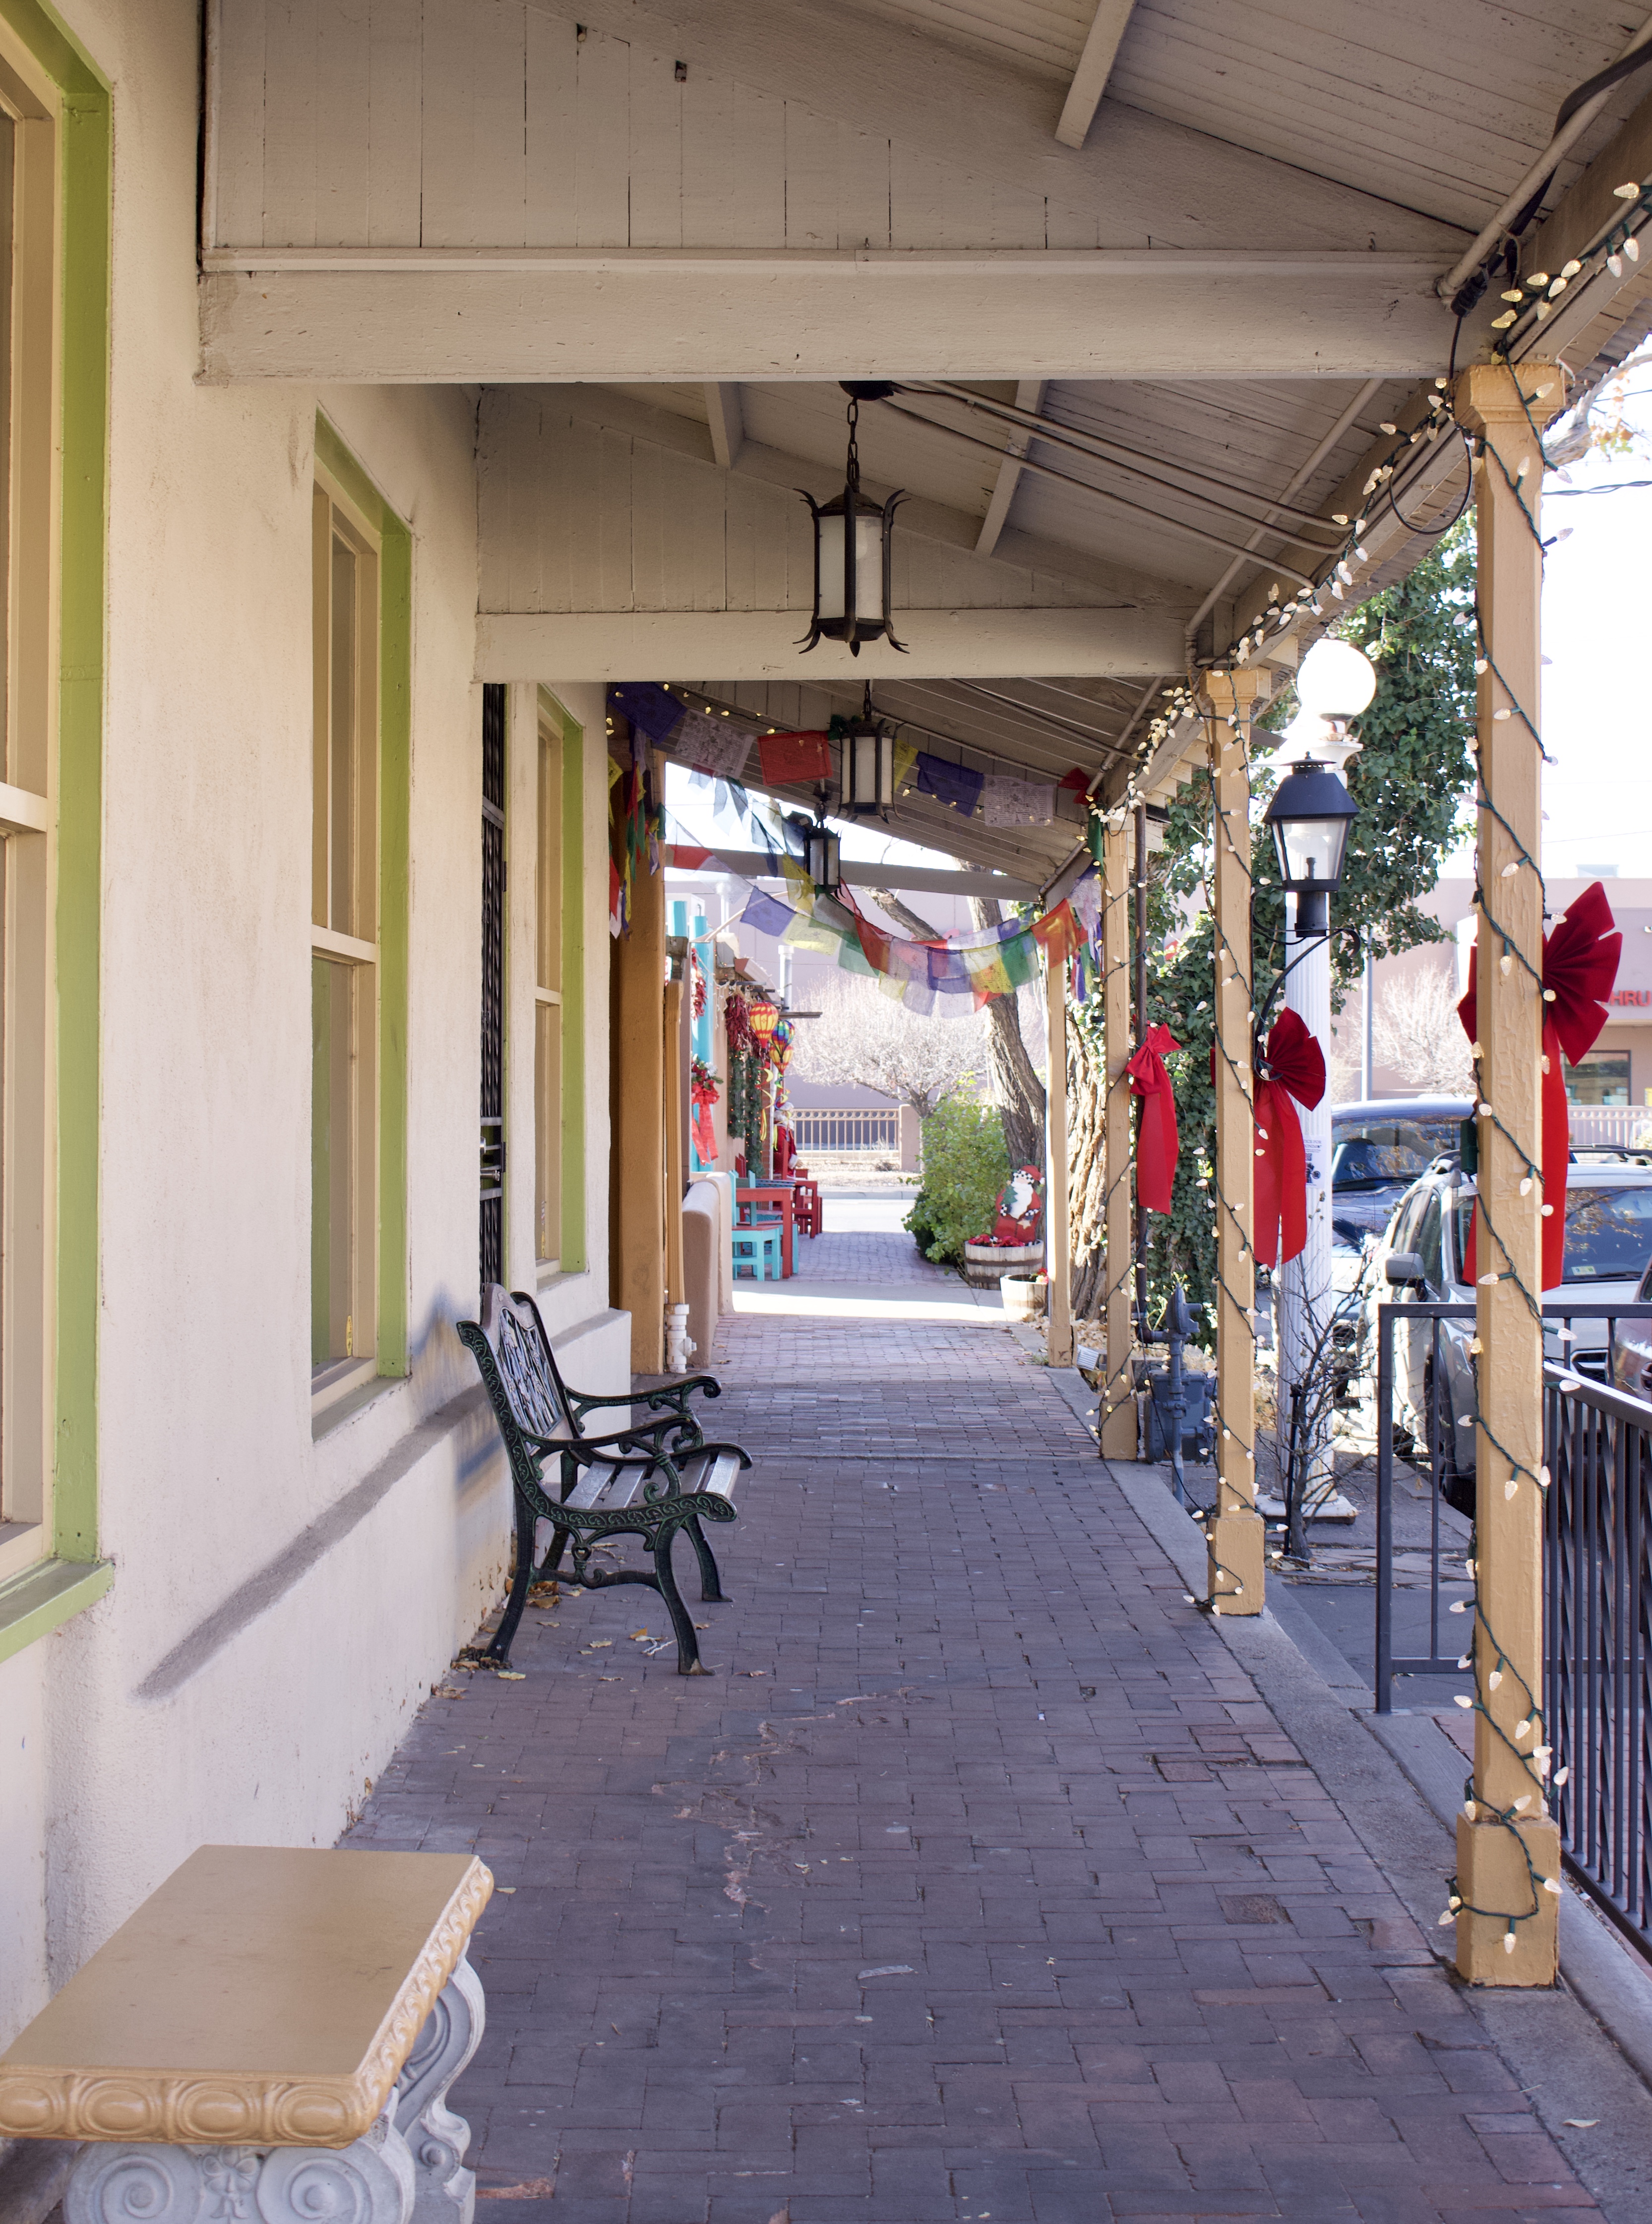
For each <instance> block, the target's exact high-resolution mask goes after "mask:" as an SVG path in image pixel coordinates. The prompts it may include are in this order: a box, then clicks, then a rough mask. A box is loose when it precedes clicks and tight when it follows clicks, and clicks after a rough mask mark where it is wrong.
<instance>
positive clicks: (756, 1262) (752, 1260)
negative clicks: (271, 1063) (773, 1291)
mask: <svg viewBox="0 0 1652 2224" xmlns="http://www.w3.org/2000/svg"><path fill="white" fill-rule="evenodd" d="M780 1236H781V1224H780V1223H779V1221H778V1220H758V1221H754V1222H753V1223H752V1224H751V1226H750V1227H749V1228H737V1229H735V1231H734V1272H735V1274H736V1276H739V1275H741V1274H750V1275H751V1276H752V1277H753V1279H755V1280H757V1281H760V1282H777V1281H779V1279H780Z"/></svg>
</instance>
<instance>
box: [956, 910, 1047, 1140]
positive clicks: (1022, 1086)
mask: <svg viewBox="0 0 1652 2224" xmlns="http://www.w3.org/2000/svg"><path fill="white" fill-rule="evenodd" d="M969 906H970V917H971V918H972V919H973V920H974V921H975V924H976V926H978V927H985V926H1002V925H1003V912H1002V910H1001V908H1000V907H999V904H998V901H997V898H996V897H994V896H972V897H971V898H970V899H969ZM986 1020H987V1055H988V1058H989V1059H990V1061H991V1067H992V1094H993V1096H994V1097H995V1098H996V1100H997V1104H998V1107H999V1109H1000V1110H1001V1111H1002V1113H1003V1140H1004V1144H1005V1147H1006V1148H1007V1149H1008V1151H1009V1153H1010V1165H1011V1166H1042V1165H1043V1163H1044V1091H1043V1089H1042V1087H1041V1084H1040V1082H1039V1078H1038V1075H1037V1073H1036V1072H1035V1070H1034V1067H1033V1062H1032V1060H1031V1058H1029V1057H1028V1055H1027V1046H1026V1044H1025V1043H1024V1042H1023V1041H1022V1039H1021V1011H1020V1008H1019V1006H1018V1004H1017V1002H1016V998H1015V996H1014V995H1005V996H994V997H992V998H991V999H990V1001H988V1004H987V1008H986Z"/></svg>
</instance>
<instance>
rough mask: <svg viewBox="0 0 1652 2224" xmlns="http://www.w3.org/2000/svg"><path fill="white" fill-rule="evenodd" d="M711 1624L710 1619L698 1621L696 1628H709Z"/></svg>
mask: <svg viewBox="0 0 1652 2224" xmlns="http://www.w3.org/2000/svg"><path fill="white" fill-rule="evenodd" d="M711 1626H712V1625H711V1624H710V1622H709V1621H697V1622H696V1623H695V1624H694V1627H695V1628H696V1629H709V1628H710V1627H711Z"/></svg>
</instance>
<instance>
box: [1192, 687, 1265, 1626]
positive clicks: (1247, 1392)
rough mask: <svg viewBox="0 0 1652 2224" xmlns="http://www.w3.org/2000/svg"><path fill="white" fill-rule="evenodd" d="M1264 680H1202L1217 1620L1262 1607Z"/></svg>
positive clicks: (1211, 1532) (1212, 1534) (1212, 1530)
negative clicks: (1257, 770)
mask: <svg viewBox="0 0 1652 2224" xmlns="http://www.w3.org/2000/svg"><path fill="white" fill-rule="evenodd" d="M1268 691H1269V674H1268V673H1267V672H1266V671H1265V670H1263V669H1260V668H1256V667H1252V668H1251V669H1250V670H1248V671H1238V672H1232V673H1207V674H1206V677H1205V680H1204V693H1205V698H1206V717H1207V720H1208V727H1207V730H1208V734H1209V748H1208V755H1209V762H1210V774H1211V797H1212V829H1211V837H1212V851H1213V858H1212V868H1211V876H1212V889H1211V902H1212V912H1213V914H1214V919H1215V929H1216V933H1215V972H1216V979H1215V986H1214V992H1213V994H1212V999H1211V1001H1212V1010H1213V1012H1214V1014H1215V1031H1216V1166H1215V1177H1216V1178H1215V1188H1216V1200H1215V1206H1216V1272H1217V1289H1216V1400H1217V1406H1218V1414H1217V1420H1218V1427H1217V1443H1216V1466H1217V1504H1216V1515H1215V1519H1214V1520H1212V1522H1211V1523H1210V1525H1209V1527H1208V1530H1207V1532H1206V1534H1207V1537H1208V1538H1209V1545H1210V1591H1211V1596H1212V1599H1214V1600H1219V1601H1220V1608H1219V1610H1220V1612H1222V1613H1223V1614H1260V1613H1261V1612H1262V1609H1263V1597H1264V1586H1263V1520H1262V1516H1261V1514H1260V1513H1257V1511H1256V1315H1255V1306H1256V1252H1255V1249H1254V1248H1253V1242H1252V1239H1253V1236H1254V1235H1255V1229H1256V1217H1255V1212H1254V1204H1255V1197H1256V1110H1255V1107H1256V1078H1255V1076H1254V1074H1253V1073H1252V1071H1251V1060H1250V1014H1251V990H1252V983H1253V982H1254V978H1255V975H1254V972H1253V969H1252V960H1251V954H1250V895H1251V888H1250V723H1251V720H1252V718H1253V717H1255V715H1256V711H1257V709H1258V708H1259V707H1260V705H1261V704H1263V702H1265V700H1266V699H1267V696H1268Z"/></svg>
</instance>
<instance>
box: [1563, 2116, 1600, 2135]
mask: <svg viewBox="0 0 1652 2224" xmlns="http://www.w3.org/2000/svg"><path fill="white" fill-rule="evenodd" d="M1599 2121H1600V2119H1599V2117H1598V2116H1568V2117H1567V2120H1566V2128H1567V2131H1568V2132H1592V2131H1593V2129H1594V2128H1595V2126H1596V2125H1597V2124H1598V2122H1599Z"/></svg>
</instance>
